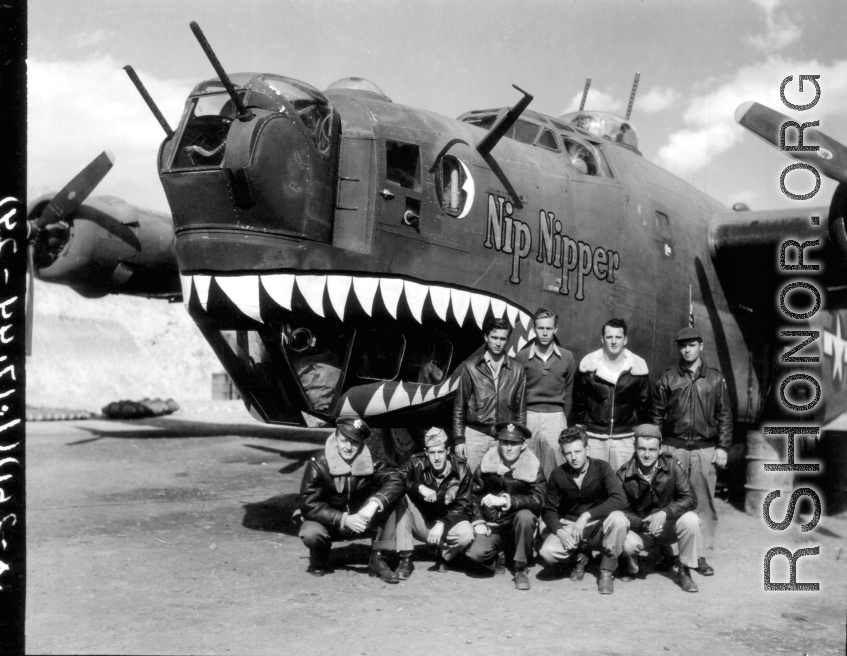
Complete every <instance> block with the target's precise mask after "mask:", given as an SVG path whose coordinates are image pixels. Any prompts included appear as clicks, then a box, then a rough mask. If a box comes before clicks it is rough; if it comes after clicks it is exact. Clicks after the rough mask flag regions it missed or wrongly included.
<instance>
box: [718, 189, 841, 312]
mask: <svg viewBox="0 0 847 656" xmlns="http://www.w3.org/2000/svg"><path fill="white" fill-rule="evenodd" d="M845 215H847V185H844V184H841V185H839V186H838V189H837V190H836V192H835V195H834V196H833V198H832V202H831V204H830V207H829V208H826V207H817V208H809V207H807V208H802V209H786V210H764V211H759V212H750V211H739V212H723V213H720V214H716V215H715V216H713V217H712V220H711V222H710V224H709V253H710V255H711V256H712V260H713V261H714V263H715V268H716V269H717V271H718V273H719V275H720V277H721V279H722V281H723V286H724V290H725V291H726V293H727V299H728V300H730V301H735V302H737V303H742V304H743V305H745V306H748V307H750V308H752V309H756V310H766V309H769V308H771V307H772V306H773V302H774V299H773V295H772V294H763V293H762V291H761V290H763V289H772V288H775V287H774V285H776V284H777V283H776V276H780V277H784V276H785V274H786V273H787V272H780V271H779V261H780V248H781V245H782V244H783V243H784V242H785V241H787V240H794V241H796V242H798V243H799V244H800V245H802V244H803V243H804V242H808V241H815V240H819V242H820V243H819V245H817V246H808V247H806V248H805V249H804V264H818V265H820V267H821V269H820V271H815V272H813V273H814V275H815V279H816V280H817V281H819V283H820V285H821V286H822V287H824V288H825V289H826V291H827V304H826V305H827V308H828V309H838V308H843V307H847V294H846V293H845V291H844V290H845V287H847V227H845ZM812 217H818V218H817V223H813V222H812V221H813V219H812ZM797 256H798V252H797V248H787V249H786V262H787V263H797ZM797 273H799V274H801V275H802V274H803V272H802V271H798V272H797ZM733 283H743V284H733ZM756 290H758V291H756Z"/></svg>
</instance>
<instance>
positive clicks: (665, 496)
mask: <svg viewBox="0 0 847 656" xmlns="http://www.w3.org/2000/svg"><path fill="white" fill-rule="evenodd" d="M618 478H619V479H620V481H621V484H622V485H623V491H624V492H625V493H626V499H627V502H628V503H629V508H628V509H627V510H625V511H624V515H626V518H627V519H628V520H629V523H630V527H631V528H632V529H633V530H639V528H640V525H641V524H642V522H641V520H642V519H644V518H645V517H647V516H649V515H652V514H653V513H656V512H660V511H664V513H665V515H666V520H667V521H669V522H675V521H676V520H678V519H679V518H680V517H682V516H683V514H685V513H686V512H688V511H689V510H694V508H696V507H697V495H696V494H695V492H694V488H693V487H691V481H689V480H688V475H687V474H686V473H685V471H684V470H683V469H682V467H680V465H679V463H678V462H677V461H676V458H674V457H673V456H671V455H669V454H666V453H663V454H660V455H659V459H658V460H657V461H656V471H655V473H654V474H653V479H652V480H651V481H649V482H648V481H646V480H645V479H644V478H643V477H642V476H640V475H639V474H638V456H637V455H634V456H632V459H631V460H630V461H629V462H628V463H626V464H625V465H623V466H622V467H621V468H620V469H618Z"/></svg>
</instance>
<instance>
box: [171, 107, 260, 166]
mask: <svg viewBox="0 0 847 656" xmlns="http://www.w3.org/2000/svg"><path fill="white" fill-rule="evenodd" d="M240 97H241V98H242V99H243V98H244V92H241V95H240ZM234 118H235V105H234V104H233V102H232V99H231V98H230V97H229V96H228V95H227V94H225V93H216V94H210V95H205V96H201V97H199V98H195V99H194V100H192V105H191V110H190V111H189V115H188V120H187V121H186V122H185V130H184V131H183V133H182V139H181V140H180V142H179V147H178V148H177V149H176V151H175V153H174V159H173V163H172V164H171V168H174V169H183V168H205V167H213V166H220V165H221V162H223V157H224V148H225V146H226V135H227V132H229V124H230V123H232V120H233V119H234Z"/></svg>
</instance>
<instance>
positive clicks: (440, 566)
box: [432, 555, 450, 574]
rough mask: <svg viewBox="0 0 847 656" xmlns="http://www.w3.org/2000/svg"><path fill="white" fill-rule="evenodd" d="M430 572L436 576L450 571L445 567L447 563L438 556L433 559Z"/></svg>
mask: <svg viewBox="0 0 847 656" xmlns="http://www.w3.org/2000/svg"><path fill="white" fill-rule="evenodd" d="M432 571H433V572H437V573H438V574H446V573H447V572H449V571H450V568H449V567H447V561H446V560H444V558H442V557H441V556H440V555H439V556H436V558H435V565H433V567H432Z"/></svg>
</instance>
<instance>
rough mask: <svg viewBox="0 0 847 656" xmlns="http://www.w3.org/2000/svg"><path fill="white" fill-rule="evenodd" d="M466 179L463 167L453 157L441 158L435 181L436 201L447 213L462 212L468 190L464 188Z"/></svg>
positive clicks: (457, 213) (455, 214)
mask: <svg viewBox="0 0 847 656" xmlns="http://www.w3.org/2000/svg"><path fill="white" fill-rule="evenodd" d="M467 179H468V176H467V175H466V174H465V171H464V168H463V167H462V165H461V164H460V163H459V160H457V159H456V158H455V157H451V156H449V155H448V156H447V157H445V158H444V159H442V160H441V166H440V167H438V169H437V172H436V177H435V182H436V188H437V190H438V192H437V193H438V202H439V203H441V209H443V210H444V211H445V212H447V213H448V214H452V215H453V216H458V215H459V214H461V213H462V210H463V209H464V207H465V202H467V199H468V192H467V191H465V189H464V186H465V182H466V181H467Z"/></svg>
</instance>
